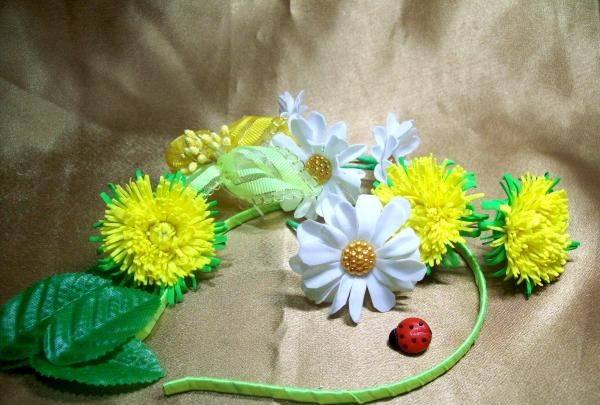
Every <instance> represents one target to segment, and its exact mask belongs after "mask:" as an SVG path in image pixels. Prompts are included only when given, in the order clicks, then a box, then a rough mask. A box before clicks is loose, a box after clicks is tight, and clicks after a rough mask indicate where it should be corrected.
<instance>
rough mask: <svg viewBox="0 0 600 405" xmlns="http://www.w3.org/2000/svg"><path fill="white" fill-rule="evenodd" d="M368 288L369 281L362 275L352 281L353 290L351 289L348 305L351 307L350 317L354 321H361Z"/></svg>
mask: <svg viewBox="0 0 600 405" xmlns="http://www.w3.org/2000/svg"><path fill="white" fill-rule="evenodd" d="M366 289H367V282H366V281H365V279H364V278H362V277H357V278H355V279H354V281H353V283H352V291H350V297H349V298H348V307H349V309H350V318H352V320H353V321H354V323H358V321H360V313H361V311H362V307H363V302H364V301H365V291H366Z"/></svg>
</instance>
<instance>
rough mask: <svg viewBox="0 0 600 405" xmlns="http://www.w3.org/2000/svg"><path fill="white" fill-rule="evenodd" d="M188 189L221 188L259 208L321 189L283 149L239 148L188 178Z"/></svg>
mask: <svg viewBox="0 0 600 405" xmlns="http://www.w3.org/2000/svg"><path fill="white" fill-rule="evenodd" d="M188 181H189V182H190V184H191V186H192V187H194V188H195V189H197V190H199V191H201V192H202V193H204V194H206V195H209V194H211V193H212V192H213V191H214V190H215V189H216V188H217V187H219V186H221V185H222V186H223V187H225V188H226V189H227V190H228V191H229V192H231V193H232V194H233V195H235V196H236V197H238V198H241V199H243V200H246V201H248V202H250V203H252V204H257V205H262V204H269V203H274V202H282V201H284V200H288V199H294V200H298V202H300V201H301V200H302V198H304V197H307V196H317V195H319V193H320V192H321V186H320V185H318V184H317V182H316V181H315V180H314V179H313V178H312V177H311V176H310V175H309V174H308V173H307V172H306V171H305V170H304V164H303V163H302V162H301V161H300V160H299V159H298V158H297V157H296V156H295V155H294V154H292V153H290V152H289V151H287V150H286V149H281V148H276V147H265V146H238V147H236V148H234V149H233V150H231V151H230V152H227V153H224V154H222V155H221V156H219V158H218V159H217V162H216V163H215V164H212V165H207V166H205V167H204V168H201V169H200V170H198V171H196V172H195V173H194V174H193V175H192V176H190V177H189V178H188Z"/></svg>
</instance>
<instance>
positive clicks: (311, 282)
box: [303, 266, 342, 289]
mask: <svg viewBox="0 0 600 405" xmlns="http://www.w3.org/2000/svg"><path fill="white" fill-rule="evenodd" d="M341 277H342V269H341V268H340V266H335V267H332V268H330V269H327V270H325V271H323V272H320V273H318V274H315V275H314V276H312V277H309V278H305V279H304V281H303V283H304V286H305V287H306V288H312V289H314V288H321V287H323V286H326V285H328V284H329V283H331V282H333V281H335V280H339V279H340V278H341Z"/></svg>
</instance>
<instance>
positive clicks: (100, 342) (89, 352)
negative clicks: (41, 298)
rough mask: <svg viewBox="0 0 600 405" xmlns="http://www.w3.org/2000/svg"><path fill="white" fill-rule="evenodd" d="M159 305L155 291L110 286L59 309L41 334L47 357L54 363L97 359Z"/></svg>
mask: <svg viewBox="0 0 600 405" xmlns="http://www.w3.org/2000/svg"><path fill="white" fill-rule="evenodd" d="M159 306H160V299H159V297H157V296H156V295H154V294H149V293H146V292H143V291H139V290H135V289H132V288H124V287H109V288H105V289H103V290H99V291H96V292H95V293H94V294H91V295H89V297H88V299H87V300H85V301H80V302H77V303H76V304H74V305H71V306H69V307H67V308H65V309H64V310H63V311H61V312H60V313H59V314H57V316H56V317H55V318H54V319H53V320H52V322H51V323H50V324H49V325H48V329H46V333H45V335H44V353H45V355H46V358H47V359H48V360H49V361H50V362H52V363H54V364H56V365H62V366H64V365H70V364H75V363H82V362H85V361H88V360H93V359H96V358H98V357H100V356H102V355H104V354H106V353H108V352H109V351H111V350H113V349H114V348H115V347H117V346H119V345H120V344H122V343H123V342H125V341H126V340H128V339H129V338H131V337H133V336H134V335H135V334H136V333H137V332H138V331H139V330H140V329H142V328H143V327H144V326H145V325H146V323H147V322H148V321H149V320H150V319H151V318H152V316H153V315H154V313H155V312H156V311H157V309H158V308H159Z"/></svg>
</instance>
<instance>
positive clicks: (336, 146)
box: [325, 136, 348, 164]
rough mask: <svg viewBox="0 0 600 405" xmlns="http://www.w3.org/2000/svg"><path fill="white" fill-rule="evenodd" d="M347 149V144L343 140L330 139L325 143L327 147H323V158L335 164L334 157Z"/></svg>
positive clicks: (335, 137)
mask: <svg viewBox="0 0 600 405" xmlns="http://www.w3.org/2000/svg"><path fill="white" fill-rule="evenodd" d="M347 148H348V143H347V142H346V141H345V140H343V139H340V138H338V137H337V136H334V137H331V138H329V140H328V141H327V146H325V157H326V158H327V159H329V161H330V162H331V163H332V164H334V163H335V162H336V160H335V158H336V156H337V155H339V154H340V153H341V152H342V151H344V150H345V149H347Z"/></svg>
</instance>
